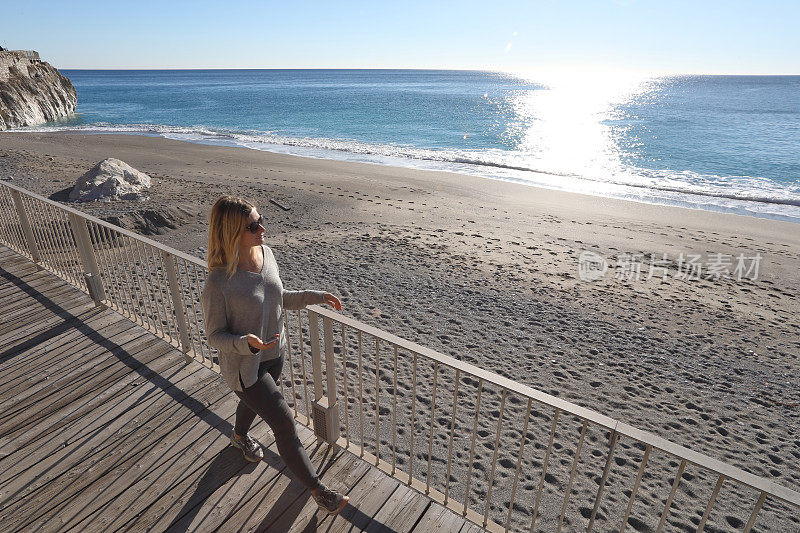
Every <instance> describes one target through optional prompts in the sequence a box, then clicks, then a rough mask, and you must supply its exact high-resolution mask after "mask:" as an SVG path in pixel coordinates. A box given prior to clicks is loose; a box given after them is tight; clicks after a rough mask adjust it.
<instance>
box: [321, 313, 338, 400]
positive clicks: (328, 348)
mask: <svg viewBox="0 0 800 533" xmlns="http://www.w3.org/2000/svg"><path fill="white" fill-rule="evenodd" d="M322 334H323V338H324V340H325V371H326V374H325V377H326V378H327V384H326V388H327V391H326V392H327V393H328V405H330V406H331V407H332V406H334V405H336V403H337V402H336V360H335V359H334V357H333V322H332V321H331V319H330V318H328V317H322Z"/></svg>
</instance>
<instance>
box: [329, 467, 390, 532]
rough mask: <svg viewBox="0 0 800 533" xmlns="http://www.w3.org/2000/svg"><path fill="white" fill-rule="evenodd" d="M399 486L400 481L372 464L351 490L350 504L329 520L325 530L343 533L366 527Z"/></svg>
mask: <svg viewBox="0 0 800 533" xmlns="http://www.w3.org/2000/svg"><path fill="white" fill-rule="evenodd" d="M399 486H400V482H399V481H397V480H396V479H393V478H391V477H389V476H387V475H386V474H384V473H383V472H381V471H380V470H378V469H377V468H375V467H374V466H370V469H369V472H367V473H366V474H365V475H364V477H362V478H361V479H360V480H359V482H358V484H356V486H355V487H354V488H353V489H352V490H351V491H350V493H349V496H350V505H348V506H347V507H345V508H344V509H342V512H341V513H339V514H338V515H336V516H334V517H332V518H330V519H329V520H328V521H327V524H326V526H325V532H326V533H343V532H345V531H362V530H364V529H366V528H367V525H369V524H370V522H372V518H373V517H374V516H375V515H376V514H377V513H378V512H379V511H380V510H381V508H382V507H383V506H384V505H385V504H386V501H387V500H389V499H390V498H391V497H392V494H393V493H394V491H395V490H397V488H398V487H399Z"/></svg>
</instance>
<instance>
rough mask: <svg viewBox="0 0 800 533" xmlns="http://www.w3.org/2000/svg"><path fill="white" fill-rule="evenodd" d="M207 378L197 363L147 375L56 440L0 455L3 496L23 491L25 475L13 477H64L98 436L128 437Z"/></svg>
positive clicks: (0, 493) (106, 440)
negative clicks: (168, 371)
mask: <svg viewBox="0 0 800 533" xmlns="http://www.w3.org/2000/svg"><path fill="white" fill-rule="evenodd" d="M170 357H171V358H174V359H177V358H178V357H181V356H180V354H179V353H176V351H175V350H173V351H172V353H171V355H170ZM181 359H182V357H181ZM206 381H207V373H205V372H203V371H202V369H201V368H200V367H197V366H194V365H193V367H180V368H179V369H177V370H175V371H174V372H173V373H172V374H170V375H167V376H165V377H164V378H161V377H160V376H158V377H154V378H148V379H147V380H145V379H144V378H142V379H141V384H140V386H139V387H136V388H132V389H131V390H130V391H129V393H128V395H127V396H126V397H124V398H123V399H122V400H121V401H119V402H118V403H117V404H115V405H112V406H109V407H108V408H107V409H106V410H104V411H102V412H98V413H96V416H94V417H91V418H89V417H87V418H85V419H82V420H81V421H80V423H76V424H73V425H70V426H67V427H65V428H64V429H63V430H62V431H60V432H59V434H58V437H57V438H52V439H47V440H45V441H43V442H41V443H40V444H39V445H38V446H37V447H36V448H35V449H34V450H31V451H30V452H29V453H19V454H15V455H13V456H11V457H7V458H3V459H0V466H1V467H2V469H0V481H2V485H0V486H2V489H0V498H11V497H14V496H16V495H20V494H21V493H19V491H20V490H22V489H23V488H24V487H25V486H26V483H27V481H26V479H22V480H18V481H14V483H10V482H9V481H10V480H17V478H20V477H21V476H24V477H26V478H27V480H30V479H34V478H36V479H41V480H42V481H45V480H44V479H43V478H42V476H43V475H44V474H47V473H49V472H53V475H54V476H57V475H60V473H59V471H58V469H59V468H61V469H63V470H66V469H68V468H69V467H70V466H72V465H73V464H76V463H78V462H80V461H81V460H83V459H84V457H82V456H81V454H82V453H86V450H92V449H93V448H92V446H93V445H95V444H96V442H95V440H96V439H100V442H101V445H100V447H104V446H106V445H108V444H109V443H110V441H109V439H112V438H115V439H120V438H124V437H125V436H126V435H127V434H128V433H130V432H131V431H134V430H135V429H136V428H137V427H138V426H139V425H140V421H141V422H145V421H147V420H149V419H150V418H151V417H153V416H156V415H157V414H158V412H159V411H160V410H163V406H164V404H165V403H170V402H174V401H181V400H182V398H183V397H184V396H186V397H188V395H189V394H192V393H194V392H195V391H196V390H199V388H201V387H204V386H206V385H207V383H205V382H206Z"/></svg>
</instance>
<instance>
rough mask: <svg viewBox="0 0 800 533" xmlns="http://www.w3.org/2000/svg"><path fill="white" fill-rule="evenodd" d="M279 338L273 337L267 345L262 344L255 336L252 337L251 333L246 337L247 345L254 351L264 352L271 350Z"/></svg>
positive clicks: (277, 336) (278, 336)
mask: <svg viewBox="0 0 800 533" xmlns="http://www.w3.org/2000/svg"><path fill="white" fill-rule="evenodd" d="M280 338H281V336H280V335H275V336H274V337H273V338H272V340H270V341H269V342H267V343H264V342H262V340H261V339H259V338H258V337H257V336H255V335H253V334H252V333H251V334H249V335H248V336H247V344H249V345H250V346H252V347H253V348H255V349H256V350H266V349H267V348H271V347H273V346H275V343H276V342H278V340H279V339H280Z"/></svg>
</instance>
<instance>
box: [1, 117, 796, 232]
mask: <svg viewBox="0 0 800 533" xmlns="http://www.w3.org/2000/svg"><path fill="white" fill-rule="evenodd" d="M138 126H139V127H144V128H147V127H152V128H154V130H153V131H144V130H141V131H140V130H138V129H136V128H135V125H134V126H129V127H130V128H134V129H130V130H125V129H124V128H125V127H126V126H120V128H123V129H121V130H120V131H114V130H111V131H103V130H91V129H89V130H86V131H84V130H81V129H78V128H76V129H69V128H67V129H59V130H52V131H49V130H44V131H40V130H38V129H37V128H36V127H32V128H31V129H30V130H17V131H14V130H12V131H11V132H12V133H16V134H20V135H23V134H37V133H42V134H47V135H49V134H55V135H134V136H145V137H157V138H162V139H165V140H172V141H177V142H188V143H193V144H201V145H205V146H220V147H228V148H243V149H246V150H254V151H259V152H267V153H271V154H276V155H290V156H294V157H301V158H308V159H321V160H324V161H336V162H341V163H361V164H367V165H377V166H390V167H395V168H403V169H410V170H419V171H424V172H445V173H449V174H459V175H463V176H471V177H477V178H480V179H483V180H492V181H501V182H504V183H515V184H519V185H525V186H528V187H535V188H540V189H546V190H551V191H560V192H566V193H571V194H582V195H585V196H593V197H598V198H608V199H615V200H623V201H628V202H635V203H643V204H646V205H658V206H666V207H678V208H684V209H693V210H699V211H709V212H714V213H722V214H735V215H741V216H750V217H753V218H762V219H768V220H778V221H783V222H791V223H796V224H800V210H799V211H798V213H797V214H796V215H793V214H786V213H775V212H769V211H764V212H759V211H760V210H761V209H769V208H770V206H773V208H774V207H778V208H780V207H783V208H789V209H793V208H800V200H793V199H779V198H766V197H757V196H752V195H751V196H749V197H748V196H747V195H744V196H742V195H741V194H740V195H737V194H736V193H727V192H725V191H706V192H697V191H690V190H683V189H681V188H679V187H674V186H660V185H653V186H651V185H647V184H644V183H641V184H639V183H625V182H624V181H620V180H603V179H599V178H592V177H588V176H579V175H573V174H564V173H558V172H547V171H542V170H536V169H530V168H523V167H517V166H513V165H503V164H496V163H492V162H481V161H457V160H453V161H449V160H446V159H441V160H439V159H436V158H434V157H425V156H424V154H423V155H418V156H414V155H406V156H402V155H390V154H381V153H379V152H370V151H369V150H368V149H369V148H370V147H371V146H373V145H372V144H370V143H362V144H363V145H364V146H365V147H366V149H367V151H366V152H363V153H362V152H358V151H349V150H346V149H344V148H336V147H331V146H327V147H326V146H313V145H308V146H306V145H303V144H299V143H298V144H296V143H288V144H280V143H274V142H270V141H268V140H244V139H236V135H242V136H245V137H246V136H247V135H249V134H248V133H247V132H242V133H240V134H234V133H229V134H224V133H220V132H215V131H213V130H205V129H204V128H200V129H199V130H196V131H194V130H192V128H188V130H190V131H183V130H187V128H184V127H172V126H163V125H138ZM163 128H167V130H170V129H174V130H175V131H159V129H163ZM192 131H194V133H192ZM213 135H217V136H218V138H216V139H212V138H211V136H213ZM192 136H195V138H190V137H192ZM181 137H184V138H181ZM203 137H209V138H203ZM318 140H319V141H325V139H318ZM300 141H301V140H300ZM328 141H335V140H330V139H329V140H328ZM341 142H350V141H341ZM256 144H257V145H258V146H254V145H256ZM375 146H382V145H375ZM418 150H420V151H421V152H425V150H424V149H418ZM448 167H450V168H448ZM492 171H495V172H500V173H501V174H505V175H501V174H498V175H492V174H491V172H492ZM530 178H533V179H530ZM581 189H582V190H581ZM753 194H757V193H753ZM714 202H724V203H727V205H723V204H717V203H714Z"/></svg>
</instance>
